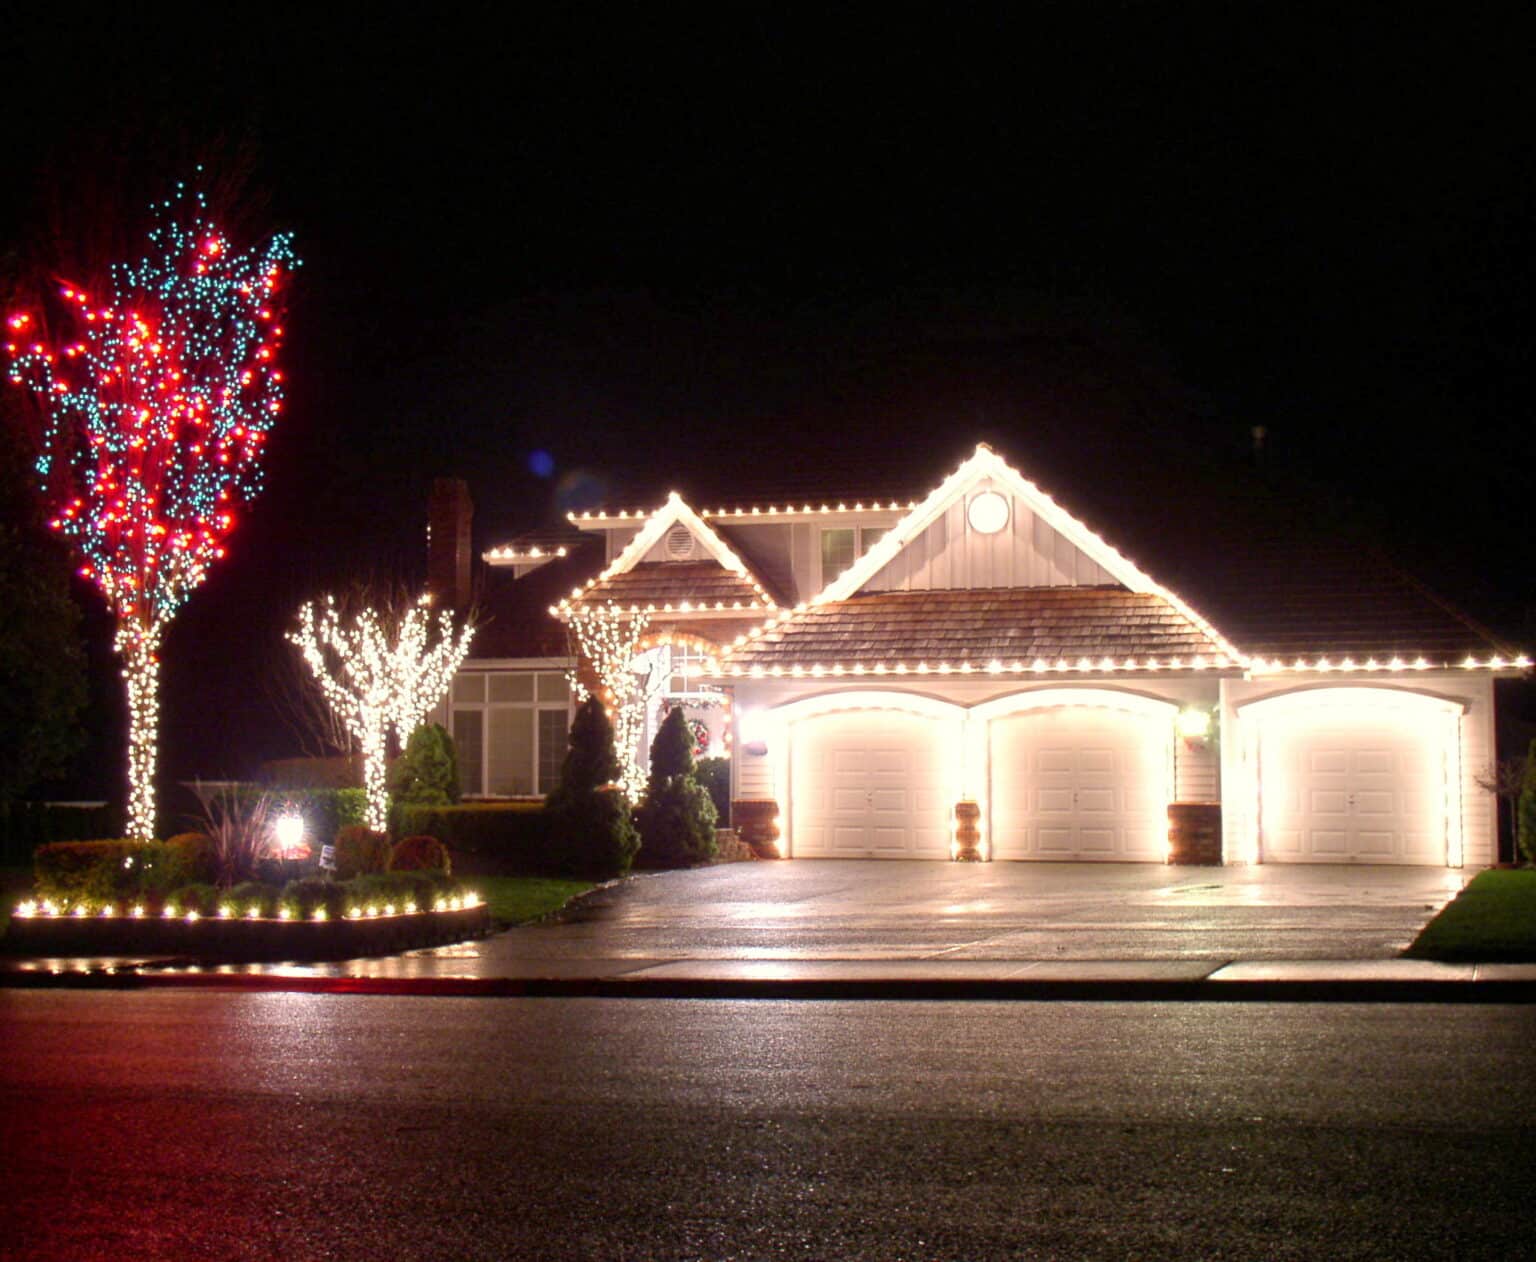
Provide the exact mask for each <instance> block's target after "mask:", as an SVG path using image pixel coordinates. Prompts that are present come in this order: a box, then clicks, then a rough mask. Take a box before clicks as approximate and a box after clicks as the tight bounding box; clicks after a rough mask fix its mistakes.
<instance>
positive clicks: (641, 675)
mask: <svg viewBox="0 0 1536 1262" xmlns="http://www.w3.org/2000/svg"><path fill="white" fill-rule="evenodd" d="M566 626H567V628H568V629H569V631H570V633H571V636H572V638H573V639H574V640H575V647H576V650H577V653H576V655H577V656H580V657H582V658H585V659H586V661H587V663H588V664H589V665H590V666H591V668H592V673H593V674H594V675H595V676H596V677H597V683H598V689H597V697H598V700H599V701H601V702H602V703H603V707H604V708H605V709H606V710H607V711H608V713H609V715H610V717H611V719H612V721H613V743H614V746H615V748H616V749H617V751H618V755H619V764H620V773H619V785H620V787H621V788H622V789H623V790H624V794H625V796H626V797H628V798H629V800H630V801H631V802H638V801H639V800H640V795H641V794H642V793H643V792H644V791H645V781H646V769H645V767H644V766H643V765H642V763H641V761H640V735H641V733H642V732H643V731H644V730H645V715H646V707H647V706H649V705H650V704H651V702H652V701H654V700H655V699H656V698H657V697H658V696H659V695H660V693H661V689H662V688H663V686H664V685H665V683H666V679H665V676H664V675H663V674H662V672H661V670H660V669H659V668H658V667H657V665H656V664H654V663H653V664H651V665H650V666H649V667H647V666H646V664H645V663H644V662H643V660H642V656H641V650H640V641H641V639H642V638H643V637H644V635H645V632H646V628H647V627H649V626H650V619H649V618H648V617H647V616H646V615H645V614H643V613H638V612H637V613H626V612H625V611H624V610H622V609H619V608H618V607H616V606H614V605H596V606H593V607H591V608H585V607H584V608H580V609H574V610H572V611H571V612H570V614H569V615H568V616H567V620H566ZM571 687H572V689H573V690H574V691H575V693H576V699H577V700H578V701H582V700H585V699H586V697H587V694H588V689H587V686H586V684H585V682H584V681H582V680H581V679H579V678H577V676H576V675H575V674H574V673H573V674H572V676H571Z"/></svg>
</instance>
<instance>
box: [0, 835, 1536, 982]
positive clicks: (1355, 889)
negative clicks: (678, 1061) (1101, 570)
mask: <svg viewBox="0 0 1536 1262" xmlns="http://www.w3.org/2000/svg"><path fill="white" fill-rule="evenodd" d="M1472 875H1473V874H1472V873H1471V872H1458V871H1451V870H1448V869H1445V868H1421V867H1390V868H1389V867H1345V866H1287V867H1280V866H1276V867H1241V868H1239V867H1232V868H1182V867H1168V866H1165V865H1162V864H1065V863H1063V864H1041V863H1029V864H1025V863H995V864H979V865H969V864H954V863H942V862H932V863H929V862H905V863H892V862H878V861H858V860H845V861H837V860H806V859H802V860H797V861H794V862H783V863H734V864H721V865H718V866H715V867H711V868H704V869H696V870H692V871H686V872H666V873H646V874H639V875H635V876H632V877H630V878H628V879H626V880H623V881H618V882H614V883H612V884H610V885H606V886H603V887H601V888H599V889H597V890H594V891H592V892H591V893H590V894H588V895H586V896H585V897H583V898H581V899H579V900H578V901H577V902H576V903H575V904H573V905H572V906H571V907H570V908H568V909H567V910H566V911H565V912H564V913H562V914H561V915H560V916H559V917H557V918H554V919H551V920H548V921H545V922H542V923H537V924H530V925H523V926H519V927H517V928H515V929H510V930H507V931H506V932H503V933H500V934H496V935H493V936H491V937H488V938H483V939H479V940H476V941H471V942H464V943H459V944H457V945H454V946H447V947H437V948H431V949H424V950H417V951H409V952H405V953H403V954H400V955H394V956H386V957H375V958H364V959H355V960H346V961H340V962H332V963H320V964H302V963H278V964H252V965H214V966H207V965H204V966H201V967H197V966H192V965H189V962H187V961H167V960H143V961H132V960H94V961H92V960H72V961H54V960H30V961H20V962H17V963H15V964H13V965H12V968H11V971H10V978H11V984H50V980H51V979H58V980H59V981H60V982H65V983H67V982H68V980H69V979H70V977H71V976H72V977H74V978H75V979H77V980H82V981H87V982H89V983H90V984H116V985H138V984H153V985H229V986H236V987H249V988H260V989H283V988H290V989H302V990H308V989H326V988H330V987H332V986H333V985H334V987H336V988H340V989H349V990H361V989H368V988H374V989H378V990H379V991H380V992H381V993H400V994H405V993H421V994H429V993H444V994H448V993H454V994H632V995H635V996H644V997H656V996H662V995H674V996H693V997H704V996H719V997H738V996H751V995H761V996H793V995H801V996H804V997H828V996H838V997H851V996H856V995H864V996H868V997H892V996H896V995H901V994H913V995H916V994H923V995H927V996H930V997H956V998H962V997H1008V996H1013V997H1048V996H1053V995H1054V996H1058V997H1084V996H1098V995H1101V994H1102V995H1104V996H1106V997H1110V996H1114V997H1125V996H1128V995H1131V994H1132V993H1136V994H1139V995H1141V996H1142V997H1147V998H1175V997H1201V998H1210V997H1215V996H1218V995H1219V996H1220V997H1223V998H1225V997H1232V996H1237V995H1243V996H1244V997H1247V996H1250V995H1255V994H1259V993H1261V992H1262V993H1263V994H1265V995H1267V996H1269V997H1289V998H1367V997H1371V996H1375V997H1379V998H1385V999H1394V998H1395V999H1407V998H1422V999H1432V998H1455V999H1465V998H1470V997H1471V995H1472V993H1473V992H1474V991H1475V992H1477V993H1478V994H1479V995H1480V996H1481V997H1483V998H1500V999H1503V998H1512V999H1521V1000H1528V999H1530V998H1536V993H1532V992H1533V991H1536V966H1532V965H1496V964H1441V963H1436V962H1433V961H1423V960H1407V959H1403V958H1400V957H1401V952H1402V951H1403V949H1404V948H1405V947H1407V945H1408V944H1409V943H1410V942H1411V941H1412V940H1413V938H1414V937H1415V935H1416V934H1417V933H1418V931H1419V929H1420V928H1421V927H1422V926H1423V925H1424V923H1425V922H1426V921H1428V920H1429V919H1430V918H1431V917H1432V916H1433V915H1434V914H1435V912H1437V911H1438V910H1439V909H1440V908H1441V907H1442V906H1443V905H1444V904H1445V903H1446V902H1447V901H1448V900H1449V899H1450V898H1452V897H1453V896H1454V895H1455V894H1456V893H1457V892H1458V891H1459V890H1460V889H1461V888H1462V886H1463V885H1464V884H1465V883H1466V881H1467V880H1470V878H1471V876H1472ZM82 974H84V975H85V976H84V977H82Z"/></svg>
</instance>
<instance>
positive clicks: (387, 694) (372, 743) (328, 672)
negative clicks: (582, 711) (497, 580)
mask: <svg viewBox="0 0 1536 1262" xmlns="http://www.w3.org/2000/svg"><path fill="white" fill-rule="evenodd" d="M474 633H475V628H474V625H473V623H470V622H466V623H465V624H464V625H463V626H462V627H459V628H458V629H457V630H455V628H454V625H453V615H452V614H451V613H450V612H449V611H448V610H446V609H444V610H442V611H440V612H439V613H438V615H437V617H436V618H434V617H433V616H432V614H431V613H430V611H429V610H428V608H427V598H426V597H425V596H424V597H422V598H421V599H420V600H418V601H416V602H415V603H413V604H409V605H406V606H404V607H403V608H401V607H400V606H399V605H398V604H397V605H396V606H395V607H393V608H386V609H384V610H375V609H371V608H363V609H359V610H358V611H357V612H356V613H355V614H353V615H352V616H350V617H348V616H346V615H344V614H343V613H342V610H341V609H340V608H339V607H338V605H337V602H336V599H335V598H334V597H332V596H327V597H326V598H325V600H324V602H323V603H319V604H317V603H314V602H311V603H309V604H306V605H305V606H304V607H303V608H301V609H300V610H299V627H298V630H297V631H291V632H289V634H288V639H289V640H290V641H291V642H292V643H293V644H294V645H295V646H296V647H297V648H298V650H299V651H300V652H301V653H302V654H303V655H304V660H305V661H306V662H308V663H309V668H310V670H312V671H313V672H314V675H315V679H316V680H317V681H318V683H319V684H320V688H321V690H322V691H323V692H324V693H325V699H326V701H327V702H328V703H329V704H330V706H331V708H332V709H333V710H335V712H336V714H337V716H338V717H339V718H340V719H341V720H342V721H343V722H344V723H345V724H346V725H347V728H348V729H349V730H350V731H351V732H352V734H353V735H354V736H356V737H357V741H358V744H359V745H360V746H361V748H362V752H363V789H364V792H365V795H366V796H367V799H368V810H367V824H368V827H369V828H372V829H374V830H375V831H378V832H383V831H384V829H385V827H386V826H387V824H388V820H389V793H388V788H387V784H386V779H385V771H386V766H385V758H386V755H387V753H388V743H389V734H390V732H394V733H395V738H396V740H397V741H398V742H399V743H400V744H401V745H402V746H403V745H404V744H405V742H406V741H407V740H408V739H409V738H410V735H411V733H412V732H413V731H414V730H415V728H416V725H417V724H418V723H420V722H421V720H422V719H423V718H425V717H426V715H427V712H428V711H429V710H431V708H432V707H433V706H434V705H436V704H437V703H438V701H439V700H440V699H441V698H442V696H443V694H444V693H445V692H446V691H447V690H448V685H449V684H450V683H451V682H452V680H453V676H454V674H455V672H456V671H457V670H458V669H459V665H460V663H461V662H463V660H464V657H465V655H466V654H467V653H468V652H469V642H470V639H471V637H473V635H474Z"/></svg>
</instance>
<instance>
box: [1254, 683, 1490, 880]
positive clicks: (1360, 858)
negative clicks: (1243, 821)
mask: <svg viewBox="0 0 1536 1262" xmlns="http://www.w3.org/2000/svg"><path fill="white" fill-rule="evenodd" d="M1465 710H1466V703H1465V702H1462V701H1459V700H1456V699H1453V698H1447V697H1441V696H1436V695H1433V694H1430V693H1423V692H1413V691H1409V690H1407V689H1402V688H1393V687H1343V688H1335V687H1314V688H1301V689H1296V690H1293V691H1289V692H1284V693H1280V694H1277V695H1274V696H1269V697H1264V698H1261V699H1259V700H1256V701H1251V702H1248V703H1247V704H1245V705H1243V706H1240V707H1239V709H1238V716H1239V721H1240V723H1241V727H1242V733H1243V741H1244V748H1243V752H1244V763H1245V766H1246V768H1247V770H1248V773H1249V777H1250V779H1249V783H1248V786H1247V790H1246V791H1247V792H1248V793H1250V794H1251V795H1252V798H1251V799H1250V800H1251V801H1252V802H1253V809H1254V818H1255V819H1256V820H1257V821H1258V826H1257V830H1256V836H1255V837H1254V839H1253V846H1252V850H1253V853H1251V854H1250V856H1249V857H1250V858H1251V859H1254V860H1257V861H1258V862H1261V863H1393V864H1435V865H1449V866H1451V867H1460V866H1461V864H1462V845H1461V760H1460V750H1461V735H1460V728H1461V716H1462V714H1463V713H1464V712H1465Z"/></svg>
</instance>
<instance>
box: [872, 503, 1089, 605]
mask: <svg viewBox="0 0 1536 1262" xmlns="http://www.w3.org/2000/svg"><path fill="white" fill-rule="evenodd" d="M987 489H997V488H988V487H984V486H978V487H976V488H975V489H974V491H972V492H969V493H967V495H966V496H963V497H961V498H959V499H956V500H955V502H954V503H952V504H950V505H949V506H948V507H947V508H946V509H945V510H944V512H943V513H942V514H941V515H940V516H939V517H938V518H937V519H935V521H934V522H933V524H932V525H930V526H929V527H928V528H927V529H926V530H924V531H923V532H922V533H921V534H919V535H918V536H917V537H916V538H915V539H913V540H912V541H911V542H910V543H908V544H907V546H906V547H905V548H903V549H902V550H901V552H899V553H898V554H897V555H896V556H895V557H894V558H892V560H891V562H890V564H888V565H887V566H885V568H884V569H882V570H881V571H880V572H879V573H878V574H876V575H875V576H874V577H873V578H872V579H871V580H870V581H869V583H868V584H866V588H867V590H869V591H876V592H893V591H902V592H907V591H935V590H944V589H959V590H966V589H979V588H990V587H1096V586H1102V585H1104V584H1111V583H1114V582H1115V579H1114V577H1113V576H1112V575H1111V574H1110V573H1109V572H1108V571H1107V570H1105V569H1104V568H1103V566H1101V565H1099V564H1098V563H1097V562H1096V561H1094V560H1093V559H1092V558H1091V557H1089V556H1088V555H1087V553H1085V552H1083V551H1082V549H1080V548H1079V547H1078V546H1077V545H1076V544H1074V543H1072V541H1071V540H1069V539H1068V538H1067V537H1066V536H1065V535H1063V534H1061V533H1060V532H1058V531H1056V530H1055V529H1053V528H1052V527H1051V526H1050V525H1049V524H1047V523H1046V522H1045V521H1044V520H1042V519H1041V518H1040V517H1038V516H1036V514H1035V513H1034V512H1032V511H1031V510H1030V507H1029V505H1028V504H1027V503H1025V502H1024V501H1023V500H1021V499H1019V498H1018V497H1016V496H1009V504H1010V508H1011V511H1010V513H1009V520H1008V526H1007V527H1006V528H1005V529H1003V530H1000V531H998V532H997V533H996V534H993V535H983V534H978V533H977V532H976V531H974V530H972V529H970V526H969V524H968V523H967V521H966V518H965V513H966V505H967V504H968V503H969V499H970V495H971V494H974V493H976V492H979V491H982V490H987Z"/></svg>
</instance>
